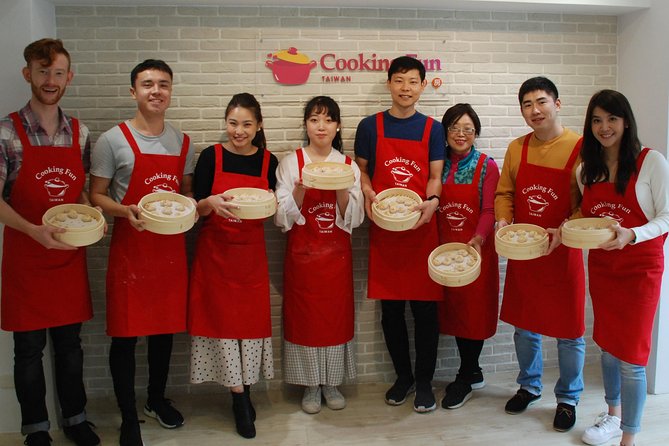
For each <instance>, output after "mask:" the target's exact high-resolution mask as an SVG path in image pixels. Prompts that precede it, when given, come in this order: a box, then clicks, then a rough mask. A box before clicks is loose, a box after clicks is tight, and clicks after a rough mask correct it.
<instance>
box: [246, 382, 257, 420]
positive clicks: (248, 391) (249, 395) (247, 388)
mask: <svg viewBox="0 0 669 446" xmlns="http://www.w3.org/2000/svg"><path fill="white" fill-rule="evenodd" d="M244 393H245V394H246V396H247V397H248V399H249V406H251V419H252V420H253V421H254V422H255V421H256V409H255V407H253V401H251V386H247V385H244Z"/></svg>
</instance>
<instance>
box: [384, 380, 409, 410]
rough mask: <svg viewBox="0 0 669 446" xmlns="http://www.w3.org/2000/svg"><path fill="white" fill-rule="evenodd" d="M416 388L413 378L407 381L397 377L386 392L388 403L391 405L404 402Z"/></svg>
mask: <svg viewBox="0 0 669 446" xmlns="http://www.w3.org/2000/svg"><path fill="white" fill-rule="evenodd" d="M415 390H416V387H415V385H414V382H413V380H412V381H408V382H407V381H404V380H400V379H399V378H397V380H396V381H395V384H393V386H392V387H391V388H390V389H388V391H387V392H386V404H390V405H391V406H399V405H401V404H404V402H405V401H406V400H407V396H408V395H409V394H410V393H413V392H414V391H415Z"/></svg>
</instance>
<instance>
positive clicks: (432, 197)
mask: <svg viewBox="0 0 669 446" xmlns="http://www.w3.org/2000/svg"><path fill="white" fill-rule="evenodd" d="M434 199H436V200H437V203H439V195H430V196H429V197H427V198H426V199H425V201H430V200H434Z"/></svg>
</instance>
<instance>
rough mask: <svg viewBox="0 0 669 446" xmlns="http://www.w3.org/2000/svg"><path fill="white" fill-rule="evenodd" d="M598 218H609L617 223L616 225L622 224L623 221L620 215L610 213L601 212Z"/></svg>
mask: <svg viewBox="0 0 669 446" xmlns="http://www.w3.org/2000/svg"><path fill="white" fill-rule="evenodd" d="M599 216H600V217H604V218H610V219H612V220H615V221H617V222H618V223H622V222H623V220H624V219H623V217H621V216H620V215H618V214H616V213H615V212H610V211H609V212H602V213H601V214H599Z"/></svg>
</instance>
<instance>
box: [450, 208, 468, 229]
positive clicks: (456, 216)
mask: <svg viewBox="0 0 669 446" xmlns="http://www.w3.org/2000/svg"><path fill="white" fill-rule="evenodd" d="M446 220H448V224H449V225H450V226H451V228H461V227H463V226H464V225H465V221H467V217H465V216H464V215H462V214H461V213H459V212H458V211H453V212H450V213H448V214H446Z"/></svg>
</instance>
